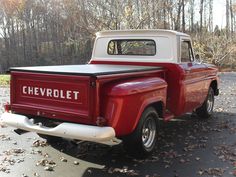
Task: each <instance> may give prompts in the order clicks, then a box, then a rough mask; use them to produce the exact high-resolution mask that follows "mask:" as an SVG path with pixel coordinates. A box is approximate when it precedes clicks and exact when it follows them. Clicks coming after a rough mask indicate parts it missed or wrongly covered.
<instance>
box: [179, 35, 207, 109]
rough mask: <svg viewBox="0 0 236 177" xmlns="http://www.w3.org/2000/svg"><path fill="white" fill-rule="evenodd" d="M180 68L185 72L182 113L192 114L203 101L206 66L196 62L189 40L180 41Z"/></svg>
mask: <svg viewBox="0 0 236 177" xmlns="http://www.w3.org/2000/svg"><path fill="white" fill-rule="evenodd" d="M180 60H181V61H180V66H181V67H182V68H183V69H184V71H185V77H184V80H183V87H184V89H183V92H184V95H183V97H184V98H183V99H185V106H184V112H192V111H193V110H194V109H195V108H197V107H199V106H200V105H201V104H202V103H203V101H204V100H205V96H206V95H205V93H207V91H206V90H205V88H206V86H205V84H206V83H205V78H206V76H205V75H206V73H205V71H206V69H207V68H206V65H204V64H202V63H199V62H196V61H195V59H194V54H193V50H192V45H191V41H190V39H188V38H187V39H184V38H182V39H181V40H180Z"/></svg>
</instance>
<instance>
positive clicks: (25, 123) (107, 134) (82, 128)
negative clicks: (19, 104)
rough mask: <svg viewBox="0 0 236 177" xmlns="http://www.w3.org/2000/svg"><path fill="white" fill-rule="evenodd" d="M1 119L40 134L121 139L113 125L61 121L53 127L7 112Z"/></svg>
mask: <svg viewBox="0 0 236 177" xmlns="http://www.w3.org/2000/svg"><path fill="white" fill-rule="evenodd" d="M0 121H1V122H2V123H3V124H4V125H7V126H11V127H15V128H18V129H22V130H26V131H30V132H36V133H40V134H46V135H52V136H58V137H63V138H69V139H76V140H83V141H91V142H97V143H102V144H109V145H112V144H118V143H120V140H118V139H116V138H115V130H114V129H113V128H112V127H98V126H91V125H82V124H76V123H61V124H59V125H57V126H56V127H53V128H51V127H45V126H42V125H40V124H34V121H33V119H29V118H28V117H26V116H23V115H20V114H13V113H7V112H5V113H3V114H2V116H1V118H0Z"/></svg>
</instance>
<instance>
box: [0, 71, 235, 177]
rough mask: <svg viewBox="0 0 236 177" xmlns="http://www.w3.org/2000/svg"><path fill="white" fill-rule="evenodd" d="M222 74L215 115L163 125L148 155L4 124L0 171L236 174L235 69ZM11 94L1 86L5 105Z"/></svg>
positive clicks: (66, 176)
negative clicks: (131, 154) (136, 155)
mask: <svg viewBox="0 0 236 177" xmlns="http://www.w3.org/2000/svg"><path fill="white" fill-rule="evenodd" d="M220 77H221V86H220V88H221V94H220V96H218V97H217V98H216V101H215V114H214V117H213V118H211V119H209V120H205V121H204V120H198V119H197V118H196V117H195V116H191V115H190V114H189V115H185V116H183V117H181V118H182V120H183V121H175V122H169V123H165V124H163V125H162V126H161V130H160V136H159V144H158V146H157V147H156V149H155V152H154V154H153V156H151V157H149V158H147V159H145V160H139V159H133V158H132V157H129V156H128V155H126V153H125V152H124V150H123V148H122V145H117V146H113V147H109V146H104V145H99V144H94V143H88V142H79V143H75V142H71V141H68V140H60V141H58V142H55V143H52V144H51V145H48V144H47V143H46V142H45V140H44V139H42V138H39V137H38V136H37V135H36V134H35V133H25V134H23V135H17V134H16V133H15V132H13V129H12V128H9V127H3V126H1V127H0V176H1V177H26V176H28V177H34V176H41V177H79V176H84V177H87V176H102V177H104V176H145V177H151V176H156V177H199V176H204V177H207V176H212V177H213V176H216V177H217V176H223V177H233V176H236V172H235V171H236V73H223V74H221V76H220ZM8 99H9V89H8V88H0V106H2V104H3V102H6V101H8ZM0 114H1V113H0ZM134 148H135V147H134ZM234 173H235V174H234Z"/></svg>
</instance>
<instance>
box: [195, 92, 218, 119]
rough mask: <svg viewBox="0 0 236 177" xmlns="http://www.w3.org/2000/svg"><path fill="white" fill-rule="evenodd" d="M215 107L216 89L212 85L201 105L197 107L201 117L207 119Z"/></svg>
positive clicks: (197, 112) (198, 114)
mask: <svg viewBox="0 0 236 177" xmlns="http://www.w3.org/2000/svg"><path fill="white" fill-rule="evenodd" d="M213 107H214V90H213V89H212V88H211V87H210V88H209V91H208V95H207V97H206V99H205V101H204V103H203V104H202V106H201V107H199V108H197V109H196V114H197V116H198V117H199V118H203V119H207V118H209V117H211V115H212V113H213Z"/></svg>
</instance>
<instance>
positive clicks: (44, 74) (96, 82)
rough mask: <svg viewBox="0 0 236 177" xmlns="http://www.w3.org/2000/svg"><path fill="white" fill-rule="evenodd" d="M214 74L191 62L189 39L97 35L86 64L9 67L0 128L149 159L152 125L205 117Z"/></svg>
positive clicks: (147, 33) (136, 33) (162, 34)
mask: <svg viewBox="0 0 236 177" xmlns="http://www.w3.org/2000/svg"><path fill="white" fill-rule="evenodd" d="M217 72H218V70H217V68H216V67H215V66H214V65H211V64H205V63H202V62H199V61H197V60H196V59H195V55H194V51H193V49H192V44H191V38H190V36H189V35H187V34H184V33H180V32H176V31H171V30H126V31H122V30H121V31H102V32H98V33H97V34H96V39H95V43H94V48H93V53H92V57H91V60H90V62H89V64H85V65H63V66H38V67H14V68H10V73H11V84H10V94H11V96H10V103H8V104H6V105H5V113H3V114H2V116H1V121H2V122H3V123H4V124H6V125H8V126H13V127H15V128H17V129H20V130H25V131H31V132H36V133H38V134H40V135H44V136H46V137H48V138H49V137H52V136H53V137H55V136H57V137H62V138H69V139H75V140H82V141H91V142H97V143H103V144H117V143H120V142H121V141H123V144H124V148H125V149H126V150H127V152H129V153H131V154H134V155H143V156H145V155H148V154H150V153H151V152H152V151H153V149H154V147H155V145H156V144H157V143H158V142H157V136H158V131H159V123H160V121H164V122H166V121H169V120H171V119H172V118H174V117H176V116H180V115H183V114H185V113H188V112H195V113H196V115H197V116H198V117H199V118H201V119H205V118H209V117H210V116H211V115H212V112H213V106H214V96H216V95H218V94H219V90H218V75H217Z"/></svg>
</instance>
